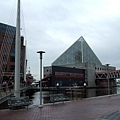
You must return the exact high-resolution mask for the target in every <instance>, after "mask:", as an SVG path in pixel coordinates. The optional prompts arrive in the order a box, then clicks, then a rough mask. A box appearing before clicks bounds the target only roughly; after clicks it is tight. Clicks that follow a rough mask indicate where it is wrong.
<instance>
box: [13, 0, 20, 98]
mask: <svg viewBox="0 0 120 120" xmlns="http://www.w3.org/2000/svg"><path fill="white" fill-rule="evenodd" d="M20 46H21V40H20V0H18V8H17V20H16V39H15V86H14V87H15V88H14V89H15V93H14V95H15V97H20V49H21V48H20Z"/></svg>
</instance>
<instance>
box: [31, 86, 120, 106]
mask: <svg viewBox="0 0 120 120" xmlns="http://www.w3.org/2000/svg"><path fill="white" fill-rule="evenodd" d="M83 92H85V93H86V95H83V96H82V97H86V98H90V97H96V96H103V95H108V89H107V88H101V89H86V91H84V90H83ZM64 93H65V91H64ZM65 94H66V95H67V97H68V98H69V100H75V99H81V95H80V92H77V94H76V92H69V94H67V92H66V93H65ZM110 94H120V87H114V88H110ZM32 97H33V102H34V105H39V104H40V92H39V91H38V92H35V93H34V95H33V96H32ZM42 97H43V98H42V103H43V104H46V103H50V98H49V91H44V92H42Z"/></svg>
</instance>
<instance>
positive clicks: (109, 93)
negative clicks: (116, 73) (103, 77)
mask: <svg viewBox="0 0 120 120" xmlns="http://www.w3.org/2000/svg"><path fill="white" fill-rule="evenodd" d="M106 65H107V80H108V95H110V81H109V77H108V74H109V73H108V66H109V65H110V64H106Z"/></svg>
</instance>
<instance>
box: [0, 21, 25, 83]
mask: <svg viewBox="0 0 120 120" xmlns="http://www.w3.org/2000/svg"><path fill="white" fill-rule="evenodd" d="M15 33H16V28H15V27H13V26H10V25H7V24H3V23H0V82H2V81H3V80H9V79H14V70H15ZM24 59H25V46H24V37H23V36H21V60H20V73H21V79H23V76H24Z"/></svg>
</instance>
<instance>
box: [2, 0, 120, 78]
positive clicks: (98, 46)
mask: <svg viewBox="0 0 120 120" xmlns="http://www.w3.org/2000/svg"><path fill="white" fill-rule="evenodd" d="M16 5H17V0H0V9H1V10H0V22H2V23H5V24H10V25H13V26H15V24H16V23H15V20H16ZM21 6H22V9H21V11H22V15H21V16H22V17H21V28H22V31H21V33H22V35H24V37H25V39H26V40H27V59H28V67H30V69H31V73H32V74H33V75H34V77H37V78H38V77H39V55H38V54H37V51H39V50H44V51H45V52H46V53H45V54H44V55H43V66H49V65H51V63H52V62H53V61H54V60H56V58H57V57H59V56H60V55H61V54H62V53H63V52H64V51H65V50H66V49H67V48H69V47H70V46H71V45H72V44H73V43H74V42H75V41H76V40H77V39H78V38H79V37H80V36H83V37H84V39H85V40H86V42H87V43H88V45H89V46H90V47H91V48H92V50H93V51H94V52H95V54H96V55H97V56H98V58H99V59H100V61H101V62H102V64H107V63H109V64H110V65H111V66H115V67H117V69H120V0H21Z"/></svg>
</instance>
